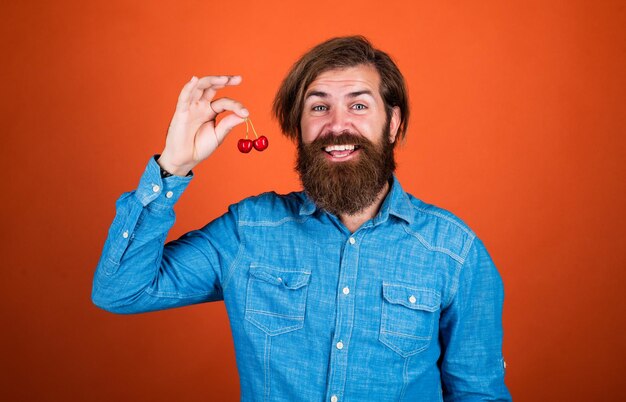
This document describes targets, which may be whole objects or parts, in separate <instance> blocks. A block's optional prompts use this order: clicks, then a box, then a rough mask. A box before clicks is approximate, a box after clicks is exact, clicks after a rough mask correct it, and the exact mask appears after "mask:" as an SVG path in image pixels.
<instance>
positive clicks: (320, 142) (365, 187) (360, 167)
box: [296, 66, 399, 216]
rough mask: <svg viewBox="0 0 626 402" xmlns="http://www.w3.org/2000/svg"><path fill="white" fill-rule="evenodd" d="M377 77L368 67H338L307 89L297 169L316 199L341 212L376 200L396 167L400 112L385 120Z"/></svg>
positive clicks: (360, 208)
mask: <svg viewBox="0 0 626 402" xmlns="http://www.w3.org/2000/svg"><path fill="white" fill-rule="evenodd" d="M372 72H373V73H374V74H372ZM378 80H379V79H378V73H377V72H376V71H375V70H374V69H373V68H368V67H365V66H361V67H355V68H352V69H345V70H335V71H331V72H329V73H328V74H326V75H325V76H322V75H320V78H318V80H316V81H315V82H314V83H313V84H312V85H311V86H310V87H309V90H308V91H307V93H306V100H305V104H307V105H308V106H305V107H306V110H305V112H304V113H303V115H305V116H306V117H303V119H302V122H303V123H302V131H303V136H302V139H301V141H300V142H299V144H298V159H297V163H296V170H297V171H298V173H299V174H300V180H301V181H302V186H303V187H304V189H305V191H306V192H307V193H308V195H309V196H310V197H311V198H312V199H313V200H314V201H315V203H316V204H317V205H318V206H319V207H320V208H323V209H325V210H327V211H328V212H330V213H333V214H335V215H338V216H340V215H354V214H356V213H359V212H360V211H363V210H365V208H367V207H369V206H370V205H372V204H373V203H374V202H375V201H376V200H377V199H378V197H379V194H380V193H381V191H383V189H384V188H385V185H386V184H387V182H388V181H389V179H390V178H391V176H392V174H393V172H394V170H395V161H394V155H393V145H394V144H393V141H394V140H395V133H396V131H397V121H399V119H398V118H397V117H398V116H399V114H397V113H395V112H394V115H395V117H394V115H392V117H391V118H390V119H389V121H388V120H387V116H386V113H385V111H384V105H383V102H382V99H381V98H380V96H379V95H378ZM305 120H306V122H305ZM305 127H306V130H305ZM392 128H393V134H392V131H391V130H392Z"/></svg>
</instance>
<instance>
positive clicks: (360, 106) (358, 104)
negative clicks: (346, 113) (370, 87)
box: [352, 103, 367, 110]
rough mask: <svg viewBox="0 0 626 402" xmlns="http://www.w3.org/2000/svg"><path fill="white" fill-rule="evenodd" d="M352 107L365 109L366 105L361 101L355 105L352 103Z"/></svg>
mask: <svg viewBox="0 0 626 402" xmlns="http://www.w3.org/2000/svg"><path fill="white" fill-rule="evenodd" d="M352 108H353V109H356V110H365V109H367V106H365V105H364V104H362V103H357V104H356V105H353V106H352Z"/></svg>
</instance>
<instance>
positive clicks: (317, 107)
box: [312, 105, 328, 112]
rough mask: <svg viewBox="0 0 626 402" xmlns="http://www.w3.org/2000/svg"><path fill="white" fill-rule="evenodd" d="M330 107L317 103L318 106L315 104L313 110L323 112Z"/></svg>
mask: <svg viewBox="0 0 626 402" xmlns="http://www.w3.org/2000/svg"><path fill="white" fill-rule="evenodd" d="M327 109H328V108H327V107H326V106H324V105H317V106H313V109H312V110H313V111H314V112H323V111H325V110H327Z"/></svg>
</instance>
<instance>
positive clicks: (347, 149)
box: [300, 64, 400, 163]
mask: <svg viewBox="0 0 626 402" xmlns="http://www.w3.org/2000/svg"><path fill="white" fill-rule="evenodd" d="M379 88H380V75H379V74H378V71H376V69H375V68H374V67H372V66H370V65H365V64H363V65H358V66H354V67H348V68H344V69H336V70H329V71H326V72H323V73H321V74H320V75H319V76H318V77H317V78H316V79H315V80H314V81H313V82H312V83H311V84H310V85H309V87H308V88H307V91H306V93H305V100H304V108H303V111H302V119H301V122H300V129H301V133H302V142H303V143H304V144H309V143H311V142H313V141H314V140H316V139H318V138H320V137H325V136H330V135H334V136H337V135H341V134H345V133H348V134H352V135H355V136H359V137H361V138H362V139H363V140H366V141H369V142H371V143H373V144H375V145H380V144H381V143H382V141H381V140H382V138H381V137H380V135H381V133H389V142H390V143H394V142H395V139H396V134H397V131H398V125H399V122H400V110H399V108H397V107H394V108H393V112H392V114H391V118H390V119H389V120H388V119H387V114H386V111H385V104H384V102H383V99H382V97H381V96H380V91H379ZM386 124H389V129H388V130H387V127H385V125H386ZM320 152H324V154H325V157H326V159H327V160H328V161H329V162H332V163H341V162H347V161H351V160H355V159H358V158H359V154H360V150H359V146H358V145H356V144H345V145H342V146H327V147H325V148H324V149H323V150H320Z"/></svg>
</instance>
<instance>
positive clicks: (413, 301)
mask: <svg viewBox="0 0 626 402" xmlns="http://www.w3.org/2000/svg"><path fill="white" fill-rule="evenodd" d="M409 301H410V302H411V304H415V302H416V301H417V299H416V298H415V296H413V295H411V297H409Z"/></svg>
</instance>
